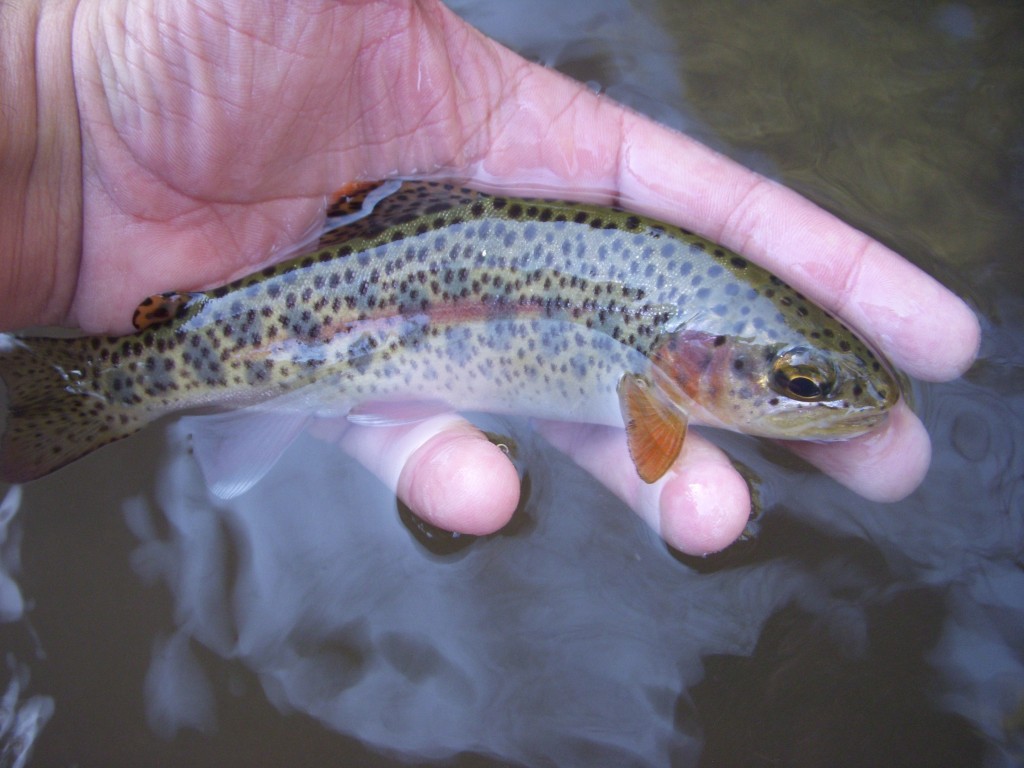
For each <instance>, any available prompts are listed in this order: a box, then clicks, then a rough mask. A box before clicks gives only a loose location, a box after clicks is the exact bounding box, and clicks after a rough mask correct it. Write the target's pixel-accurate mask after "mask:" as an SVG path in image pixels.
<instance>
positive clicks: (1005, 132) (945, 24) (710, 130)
mask: <svg viewBox="0 0 1024 768" xmlns="http://www.w3.org/2000/svg"><path fill="white" fill-rule="evenodd" d="M452 5H453V6H454V7H456V8H457V9H458V10H459V11H460V12H461V13H463V14H464V15H465V16H467V17H468V18H469V19H470V20H471V21H473V22H474V23H476V24H477V25H479V26H481V27H482V28H483V29H484V30H485V31H487V32H488V33H489V34H491V35H493V36H495V37H497V38H498V39H500V40H502V41H504V42H506V43H507V44H509V45H510V46H511V47H513V48H514V49H516V50H519V51H521V52H522V53H524V54H525V55H527V56H528V57H531V58H534V59H537V60H540V61H543V62H545V63H547V64H550V65H552V66H556V67H558V68H560V69H562V70H564V71H566V72H568V73H570V74H572V75H573V76H575V77H577V78H580V79H582V80H585V81H591V82H593V83H594V84H595V85H597V86H600V87H602V88H603V89H604V90H605V91H606V92H607V93H609V94H610V95H611V96H613V97H614V98H617V99H619V100H622V101H624V102H626V103H628V104H631V105H633V106H635V107H636V108H638V109H640V110H642V111H644V112H647V113H649V114H652V115H654V116H655V117H657V118H659V119H661V120H663V121H665V122H667V123H670V124H672V125H675V126H678V127H681V128H683V129H685V130H687V131H688V132H689V133H691V134H692V135H695V136H697V137H698V138H700V139H701V140H703V141H705V142H707V143H709V144H711V145H712V146H715V147H716V148H718V149H721V150H722V151H724V152H726V153H728V154H730V155H731V156H733V157H735V158H737V159H739V160H741V161H742V162H744V163H746V164H748V165H751V166H753V167H755V168H757V169H758V170H761V171H763V172H765V173H767V174H769V175H771V176H772V177H774V178H777V179H779V180H781V181H783V182H785V183H787V184H789V185H791V186H793V187H795V188H797V189H799V190H800V191H801V192H803V193H804V194H806V195H807V196H809V197H810V198H812V199H814V200H816V201H818V202H819V203H821V204H822V205H824V206H826V207H828V208H830V209H831V210H834V211H836V212H837V213H838V214H839V215H841V216H842V217H843V218H844V219H846V220H847V221H850V222H851V223H853V224H856V225H857V226H859V227H861V228H863V229H865V230H866V231H868V232H870V233H871V234H873V235H874V236H876V237H878V238H879V239H881V240H883V241H884V242H886V243H887V244H888V245H890V246H892V247H893V248H895V249H896V250H898V251H900V252H901V253H903V254H905V255H906V256H907V257H908V258H910V259H912V260H914V261H915V262H916V263H918V264H921V265H922V266H924V267H925V268H926V269H927V270H929V271H930V272H932V273H933V274H936V275H937V276H939V277H940V278H941V279H943V280H944V281H945V282H946V283H947V284H948V285H950V286H951V287H952V288H954V290H956V291H958V292H960V293H961V294H962V295H964V296H966V297H968V299H969V300H970V301H971V302H972V303H973V304H974V306H975V307H976V308H977V309H978V311H979V312H980V313H981V315H982V317H983V324H984V327H985V343H984V347H983V350H982V358H981V360H980V361H979V362H978V364H977V365H976V366H975V367H974V368H973V369H972V370H971V371H970V372H969V373H968V375H967V376H966V377H965V378H964V379H962V380H960V381H957V382H954V383H951V384H945V385H918V386H917V387H916V391H915V395H916V402H917V404H918V407H919V409H920V411H921V413H922V416H923V418H924V420H925V423H926V424H927V426H928V428H929V431H930V432H931V435H932V439H933V442H934V448H935V456H934V462H933V467H932V470H931V473H930V474H929V476H928V479H927V481H926V483H925V485H924V486H923V487H922V488H921V489H920V490H919V491H918V492H917V493H915V494H914V495H913V496H912V497H910V498H909V499H907V500H906V501H905V502H902V503H900V504H896V505H880V504H873V503H871V502H867V501H864V500H863V499H860V498H858V497H856V496H854V495H852V494H851V493H849V492H847V491H845V490H844V489H842V488H841V487H839V486H837V485H836V484H835V483H833V482H831V481H830V480H828V479H826V478H824V477H822V476H820V475H817V474H816V473H812V472H809V471H807V470H806V469H805V468H803V467H800V466H796V465H794V464H793V462H792V461H791V460H790V459H788V458H787V457H786V456H785V455H782V454H780V453H778V452H777V451H776V450H775V449H773V448H772V447H770V446H766V445H765V444H763V443H760V442H757V441H753V440H749V439H746V438H743V437H739V436H727V435H716V436H715V439H716V441H718V442H719V443H720V444H722V445H723V446H724V447H725V448H726V449H727V450H728V451H729V452H730V453H731V454H732V455H733V456H735V457H736V458H737V459H738V460H739V461H741V462H743V463H745V464H746V465H747V466H748V467H750V468H751V470H752V471H753V472H754V473H755V474H756V475H757V476H758V477H760V479H761V482H760V484H759V488H758V490H759V493H760V496H761V498H762V500H763V503H764V506H765V512H764V514H763V516H762V518H761V520H760V522H759V527H760V532H759V536H758V538H757V540H756V541H755V542H753V543H750V544H747V545H741V546H739V547H736V548H734V549H733V550H731V551H729V552H728V553H726V554H725V555H723V556H721V557H718V558H712V559H710V560H708V561H692V560H683V559H677V558H676V557H674V556H673V555H672V554H671V553H669V552H668V551H667V550H666V549H665V548H664V546H662V545H661V544H660V543H659V542H658V541H656V540H655V539H654V537H653V536H652V535H651V534H650V533H649V532H648V531H647V529H646V528H645V527H644V526H643V524H642V523H641V522H639V521H638V520H636V519H635V518H634V516H633V515H632V514H631V513H629V512H628V511H627V510H625V509H624V508H623V507H622V505H621V504H620V503H619V502H617V501H616V500H615V499H613V498H612V497H610V496H609V495H608V494H607V493H605V492H604V491H602V490H601V489H600V488H598V487H597V486H596V483H595V482H594V481H592V480H591V479H589V478H588V477H587V476H586V475H585V474H583V473H582V472H581V471H580V470H578V469H576V468H575V467H573V466H571V465H569V464H568V463H567V462H565V461H564V460H562V459H561V458H560V457H559V456H558V455H557V454H555V453H553V452H552V451H551V450H550V449H548V448H546V447H545V446H544V445H543V444H542V443H540V442H539V441H534V440H532V439H531V437H530V436H529V434H528V433H525V432H523V431H522V430H521V429H519V427H518V426H517V425H508V424H500V425H498V426H499V428H500V429H501V430H506V431H507V430H513V431H516V434H517V436H518V438H519V440H520V445H519V447H520V458H521V464H522V466H523V467H524V468H526V470H527V471H528V475H529V481H530V493H529V498H528V503H527V504H526V505H525V508H524V509H523V510H522V512H521V513H520V515H519V517H518V519H517V521H516V522H515V523H514V524H513V525H512V526H511V527H510V529H509V530H507V531H505V532H503V533H502V534H500V535H497V536H494V537H492V538H489V539H486V540H478V541H475V542H472V543H470V544H469V545H468V546H465V547H452V546H443V547H439V548H438V547H433V548H432V546H426V545H424V543H422V541H421V540H420V539H418V538H417V537H416V536H414V535H413V533H412V532H410V530H409V529H408V528H407V527H406V526H405V525H403V523H402V522H401V520H400V519H399V516H398V515H397V513H396V510H395V504H394V501H393V500H392V499H391V498H390V497H388V495H387V494H386V493H385V492H384V491H383V490H382V489H381V488H380V487H379V486H378V485H376V483H375V482H374V481H373V480H372V479H370V478H369V477H368V476H367V475H366V474H365V473H364V472H363V471H362V470H360V469H359V468H358V467H356V466H353V465H351V464H350V463H347V462H345V461H344V460H343V459H341V458H340V457H338V456H334V455H325V453H324V451H323V450H322V448H321V449H319V450H318V449H317V448H316V446H315V445H314V444H313V442H312V441H311V440H310V441H307V442H303V443H300V444H298V445H296V446H295V447H294V448H293V449H292V450H291V451H290V452H289V454H288V455H287V456H286V457H285V459H284V461H282V463H281V464H280V465H279V466H277V467H276V468H275V469H274V470H273V472H272V474H271V475H270V476H268V478H267V479H266V480H265V481H264V483H263V484H262V485H261V486H260V488H259V492H258V493H256V492H254V493H250V494H247V495H245V496H243V497H241V498H239V499H236V500H235V501H234V502H231V503H225V502H217V501H212V500H211V499H210V498H209V497H208V496H207V495H206V492H205V491H204V490H203V489H202V484H201V482H200V481H199V479H198V476H197V474H196V470H195V468H194V466H193V464H192V463H191V461H190V460H189V458H188V455H187V443H186V436H185V435H186V432H187V424H185V425H182V424H180V423H179V424H177V425H167V428H166V429H163V428H156V429H151V430H148V431H147V432H145V433H143V434H142V435H140V436H138V437H137V438H133V439H131V440H128V441H124V442H122V443H119V444H117V445H115V446H112V447H111V448H109V449H107V450H104V451H102V452H100V453H99V454H97V455H94V456H93V457H90V458H88V459H86V460H84V461H82V462H79V463H78V464H76V465H73V466H72V467H69V468H67V469H66V470H64V471H62V472H60V473H59V474H57V475H55V476H52V477H50V478H47V479H45V480H43V481H40V482H37V483H34V484H32V485H30V486H27V487H26V488H25V489H24V498H23V501H22V504H21V509H20V511H19V512H18V514H17V516H16V517H15V518H14V520H13V521H12V522H6V521H7V517H6V516H5V514H4V512H3V510H0V534H2V535H0V554H2V562H3V564H4V566H5V567H4V570H3V572H0V576H6V575H12V576H13V578H14V581H8V580H0V581H2V583H0V597H3V599H2V600H0V607H3V608H4V610H6V611H7V613H6V614H5V613H3V612H2V611H0V621H2V623H0V649H3V650H4V651H5V652H6V658H7V664H8V667H9V668H10V669H12V670H16V671H17V675H9V677H12V679H13V678H16V679H17V685H16V686H14V687H12V688H7V690H8V692H9V694H10V692H11V691H14V692H15V693H16V694H17V704H16V705H14V704H13V698H11V697H10V696H9V698H8V700H6V701H5V702H4V703H5V704H8V702H10V705H14V706H16V707H17V711H18V712H19V713H20V714H21V715H22V721H23V722H25V723H27V724H28V725H26V727H30V726H31V722H32V718H33V717H35V718H36V719H37V721H39V722H44V721H45V725H44V726H43V727H42V729H41V731H40V732H39V736H38V740H37V742H36V746H35V763H36V764H39V765H47V766H49V765H80V766H92V765H97V766H99V765H103V766H110V765H147V766H160V765H193V766H202V765H216V766H236V765H237V766H250V765H270V764H277V765H289V766H292V765H323V764H325V763H330V764H335V765H367V766H373V765H375V766H389V765H402V764H407V763H410V762H412V763H431V762H432V761H436V762H438V763H440V764H445V765H458V766H485V765H487V766H489V765H507V764H523V765H587V766H591V765H651V766H661V765H692V764H702V765H807V766H826V765H827V766H836V765H857V766H859V765H872V764H874V765H987V766H1010V765H1015V764H1019V763H1021V762H1024V652H1022V649H1024V569H1022V565H1024V554H1022V553H1024V459H1022V441H1024V258H1022V257H1024V246H1022V245H1021V242H1022V237H1021V235H1022V234H1024V11H1022V10H1021V8H1020V6H1019V4H1015V3H992V2H978V3H971V4H959V3H939V2H935V3H932V2H924V3H910V4H900V3H890V2H868V1H867V0H861V1H859V2H845V3H822V2H810V0H785V1H784V2H774V3H749V2H744V1H741V0H725V1H723V0H716V1H715V2H703V3H701V2H689V1H682V0H680V1H679V2H670V1H669V0H665V1H664V2H653V1H652V0H634V2H625V1H624V0H623V1H618V2H612V1H611V0H601V1H599V2H593V1H588V2H586V3H583V2H578V3H571V2H569V3H560V4H556V3H550V2H548V0H536V1H535V2H525V1H523V0H520V2H517V3H514V4H513V3H492V2H482V1H481V2H459V3H452ZM538 19H543V20H544V21H543V23H538ZM428 544H429V542H428ZM19 594H20V595H21V596H22V597H23V598H24V601H25V605H26V610H25V613H24V617H23V618H20V619H18V618H17V616H18V614H19V612H20V611H19V609H18V602H17V599H16V597H17V595H19ZM3 679H4V678H3V676H0V680H3ZM48 707H52V716H50V718H49V720H48V721H46V715H48V714H49V709H48ZM8 720H10V717H8ZM3 760H4V758H3V756H2V755H0V764H9V763H4V762H3ZM9 762H10V761H9Z"/></svg>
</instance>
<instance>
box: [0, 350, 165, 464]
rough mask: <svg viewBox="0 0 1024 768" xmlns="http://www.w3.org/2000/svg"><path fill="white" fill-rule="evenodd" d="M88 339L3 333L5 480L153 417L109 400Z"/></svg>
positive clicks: (1, 449)
mask: <svg viewBox="0 0 1024 768" xmlns="http://www.w3.org/2000/svg"><path fill="white" fill-rule="evenodd" d="M88 344H89V342H88V339H83V338H65V339H51V338H23V339H21V338H16V337H14V336H8V335H6V334H0V377H2V378H3V381H4V384H5V385H6V387H7V420H6V424H4V431H3V438H2V439H0V479H2V480H5V481H7V482H10V483H21V482H26V481H28V480H34V479H35V478H37V477H42V476H43V475H46V474H49V473H50V472H53V471H54V470H56V469H59V468H60V467H63V466H64V465H65V464H68V463H70V462H72V461H74V460H75V459H78V458H81V457H82V456H84V455H86V454H87V453H91V452H92V451H94V450H96V449H97V448H99V447H101V446H103V445H106V444H107V443H111V442H113V441H115V440H120V439H121V438H122V437H127V436H128V435H130V434H132V433H133V432H136V431H138V430H139V429H141V428H142V427H143V426H144V425H145V423H146V422H147V421H148V418H147V413H146V412H145V409H143V408H140V407H139V406H134V407H132V406H131V405H130V404H124V403H117V402H110V401H109V400H108V398H107V397H105V396H104V394H103V393H102V392H101V391H99V390H98V388H97V387H96V385H95V383H94V382H93V381H92V379H91V378H89V374H88V371H89V367H90V366H89V360H90V358H91V351H90V349H89V346H88Z"/></svg>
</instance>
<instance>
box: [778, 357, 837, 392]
mask: <svg viewBox="0 0 1024 768" xmlns="http://www.w3.org/2000/svg"><path fill="white" fill-rule="evenodd" d="M770 384H771V387H772V389H774V390H775V391H776V392H778V393H779V394H780V395H785V396H786V397H790V398H792V399H794V400H802V401H804V402H809V403H810V402H819V401H821V400H825V399H827V398H828V396H829V394H831V392H832V390H833V389H834V388H835V385H836V372H835V368H834V367H833V366H832V365H831V364H829V363H828V361H826V360H823V359H820V356H819V355H817V354H815V353H814V352H813V351H811V350H802V349H794V350H788V351H786V352H783V353H782V354H780V355H779V356H778V357H777V358H776V359H775V362H774V364H773V365H772V375H771V379H770Z"/></svg>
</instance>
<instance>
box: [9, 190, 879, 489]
mask: <svg viewBox="0 0 1024 768" xmlns="http://www.w3.org/2000/svg"><path fill="white" fill-rule="evenodd" d="M364 195H365V192H360V194H358V195H355V196H351V197H350V198H349V199H346V200H345V201H344V206H345V207H346V210H347V209H348V208H351V207H352V206H353V205H358V203H359V202H360V200H361V198H362V197H363V196H364ZM331 213H333V212H331ZM136 323H137V325H138V326H139V327H140V329H139V330H138V331H137V332H136V333H134V334H131V335H128V336H125V337H117V338H101V337H83V338H77V339H45V338H27V337H26V338H17V337H9V338H8V345H7V346H8V350H7V351H6V352H4V353H3V354H0V375H2V376H3V378H4V380H5V381H6V382H7V385H8V389H9V399H10V402H11V407H10V411H9V424H8V428H7V431H6V433H5V435H4V440H3V445H2V449H0V469H2V472H3V476H4V477H5V478H6V479H8V480H27V479H31V478H33V477H37V476H40V475H42V474H45V473H47V472H49V471H52V470H53V469H56V468H57V467H59V466H61V465H63V464H65V463H67V462H68V461H71V460H73V459H75V458H77V457H78V456H81V455H83V454H84V453H87V452H89V451H91V450H93V449H94V448H96V447H98V446H99V445H102V444H104V443H107V442H110V441H112V440H116V439H118V438H120V437H124V436H126V435H128V434H131V433H132V432H134V431H135V430H137V429H139V428H141V427H142V426H144V425H145V424H146V423H148V422H150V421H152V420H154V419H156V418H159V417H160V416H162V415H164V414H167V413H172V412H177V411H183V410H188V409H193V408H198V407H209V406H216V407H218V408H241V407H248V408H258V409H273V410H276V411H289V410H294V411H296V412H300V411H301V412H315V413H317V414H330V415H342V414H345V413H348V412H349V411H350V409H352V408H353V407H356V406H359V407H361V408H363V409H364V410H366V409H374V408H377V409H379V410H381V412H382V414H384V415H383V416H382V417H381V419H380V421H381V422H382V423H386V422H387V420H388V419H387V416H386V412H387V407H386V404H387V403H390V402H397V401H402V400H422V401H430V402H435V403H438V404H444V406H445V407H451V408H456V409H460V410H487V411H496V412H510V413H525V414H528V415H534V416H544V417H552V418H563V419H570V420H576V421H586V422H593V423H602V424H612V425H618V426H626V427H627V428H629V429H630V430H631V432H630V447H631V451H632V452H633V456H634V460H636V461H637V464H638V469H640V470H641V475H642V476H644V477H645V479H651V476H652V475H653V474H655V473H658V472H663V471H664V468H662V465H664V464H665V463H666V462H665V457H661V458H660V459H659V460H658V461H657V462H655V464H656V466H655V467H654V468H651V469H648V470H647V471H645V470H644V467H643V466H642V465H646V464H647V463H649V459H647V458H645V457H644V456H641V455H639V454H641V453H643V452H649V451H651V450H655V449H651V448H650V446H649V445H648V443H649V438H652V436H654V437H657V436H658V435H659V434H660V433H661V432H664V431H665V430H666V429H668V431H669V432H672V433H673V434H674V433H675V432H678V431H680V428H681V430H682V431H685V425H686V422H687V420H689V419H690V418H691V417H692V418H695V419H696V420H698V421H700V422H702V423H709V424H712V425H715V426H725V427H729V428H734V429H740V430H742V431H747V432H751V433H753V434H762V435H768V436H772V437H794V438H806V439H836V438H843V437H849V436H851V435H853V434H859V433H861V432H863V431H866V430H867V429H869V428H871V427H873V426H874V425H875V424H877V423H878V422H879V421H880V420H881V419H882V418H883V417H884V414H885V412H886V411H887V410H888V409H889V408H890V407H891V405H892V404H893V403H894V402H895V400H896V399H897V398H898V392H899V390H898V385H897V384H896V382H895V380H894V378H893V374H892V372H891V370H890V368H889V367H888V365H887V364H886V363H885V362H884V361H883V360H881V358H879V357H878V356H876V355H875V353H874V352H872V350H871V349H870V348H869V347H868V346H867V345H866V344H865V343H863V342H862V341H861V340H860V339H859V338H858V337H857V336H856V335H855V334H854V333H852V332H851V331H850V330H848V329H847V328H846V327H844V326H843V325H842V324H841V323H840V322H839V321H838V320H836V319H835V318H833V317H832V316H830V315H829V314H828V313H827V312H825V311H824V310H821V309H820V308H818V307H816V306H815V305H813V304H811V303H810V302H809V301H808V300H807V299H806V298H805V297H804V296H803V295H801V294H800V293H799V292H797V291H795V290H794V289H792V288H791V287H789V286H788V285H786V283H784V282H783V281H782V280H780V279H779V278H777V277H775V276H773V275H770V274H769V273H767V272H765V271H764V270H761V269H760V268H758V267H756V266H755V265H753V264H751V263H750V262H748V261H747V260H746V259H744V258H743V257H741V256H739V255H737V254H735V253H733V252H731V251H728V250H727V249H725V248H722V247H720V246H718V245H715V244H714V243H711V242H709V241H707V240H704V239H703V238H700V237H698V236H696V235H694V234H693V233H691V232H688V231H686V230H683V229H679V228H677V227H672V226H669V225H667V224H663V223H660V222H657V221H654V220H652V219H649V218H647V217H644V216H640V215H636V214H632V213H629V212H625V211H620V210H617V209H611V208H602V207H599V206H590V205H583V204H579V203H570V202H563V201H554V200H526V199H516V198H510V197H503V196H490V195H486V194H483V193H480V192H476V191H473V190H469V189H464V188H461V187H458V186H456V185H452V184H443V183H430V182H406V183H404V184H402V185H401V186H400V187H399V188H398V189H397V191H395V192H394V193H393V194H391V195H389V196H386V197H384V198H383V199H381V200H379V201H377V202H376V204H375V207H374V208H373V210H372V212H370V213H368V214H367V215H365V216H364V217H363V218H361V219H357V220H356V221H353V222H350V223H348V224H347V225H346V226H344V227H339V228H336V229H331V230H328V231H327V232H325V233H324V234H323V235H322V236H321V238H320V240H319V241H318V242H317V243H316V245H315V246H314V247H313V248H311V249H310V250H308V251H307V252H305V253H302V254H300V255H298V256H295V257H293V258H291V259H289V260H287V261H284V262H282V263H279V264H277V265H274V266H271V267H267V268H266V269H263V270H260V271H259V272H256V273H255V274H253V275H250V276H247V277H244V278H241V279H239V280H236V281H234V282H231V283H228V284H226V285H224V286H221V287H219V288H215V289H213V290H210V291H206V292H193V293H172V294H163V295H160V296H155V297H150V298H149V299H147V300H146V301H144V302H143V303H142V304H141V305H140V308H139V311H138V312H137V313H136ZM821 382H825V384H826V385H827V386H826V387H822V386H821ZM797 384H799V386H797ZM814 388H817V389H818V390H821V392H820V393H819V394H821V395H822V396H820V397H817V396H811V397H808V396H807V395H814ZM825 389H827V392H825V391H824V390H825ZM795 390H802V391H795ZM666 425H667V426H666ZM680 425H681V426H680ZM659 439H660V438H659ZM681 439H682V437H681V435H680V436H678V439H675V438H673V440H671V441H669V442H670V443H671V444H673V445H675V447H674V448H671V447H670V448H669V449H668V450H669V451H671V450H675V451H676V452H678V445H677V444H676V443H679V442H680V441H681ZM645 446H646V447H645ZM657 450H659V451H660V450H661V449H660V448H659V449H657ZM669 458H670V459H671V458H674V456H672V457H669Z"/></svg>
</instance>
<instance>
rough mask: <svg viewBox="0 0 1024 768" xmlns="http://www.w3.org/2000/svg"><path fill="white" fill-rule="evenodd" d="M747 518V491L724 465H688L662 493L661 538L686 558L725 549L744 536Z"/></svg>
mask: <svg viewBox="0 0 1024 768" xmlns="http://www.w3.org/2000/svg"><path fill="white" fill-rule="evenodd" d="M749 518H750V489H749V488H748V487H747V484H746V482H745V481H744V480H743V478H742V477H740V475H739V473H737V472H736V471H735V470H734V469H733V468H732V467H731V466H729V465H727V464H722V463H720V462H716V461H703V462H697V463H693V464H687V465H686V466H684V467H683V468H682V469H680V470H679V472H678V473H677V474H676V475H675V476H673V477H672V478H670V479H669V480H668V481H666V483H665V485H664V487H663V488H662V491H661V496H660V517H659V527H660V533H661V536H662V537H663V538H664V539H665V541H666V542H668V544H670V545H671V546H672V547H674V548H676V549H678V550H679V551H681V552H685V553H686V554H689V555H706V554H710V553H712V552H718V551H720V550H722V549H725V548H726V547H727V546H729V545H730V544H732V543H733V542H734V541H735V540H736V539H737V538H739V536H740V534H741V533H743V529H744V527H745V526H746V524H747V521H748V520H749Z"/></svg>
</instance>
